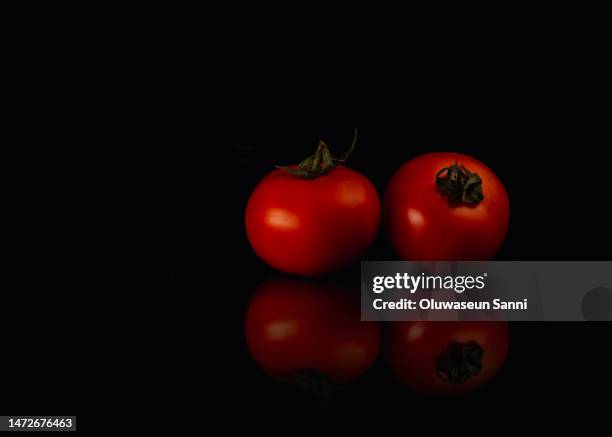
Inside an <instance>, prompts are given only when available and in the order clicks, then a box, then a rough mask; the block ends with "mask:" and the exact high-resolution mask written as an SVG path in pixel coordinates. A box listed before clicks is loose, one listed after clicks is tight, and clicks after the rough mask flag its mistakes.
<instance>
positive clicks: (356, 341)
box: [245, 276, 380, 383]
mask: <svg viewBox="0 0 612 437" xmlns="http://www.w3.org/2000/svg"><path fill="white" fill-rule="evenodd" d="M360 317H361V316H360V304H359V295H358V293H357V294H355V295H351V294H350V293H348V291H347V290H346V289H344V288H343V287H341V286H339V285H337V284H335V283H332V282H320V281H313V280H305V279H297V278H291V277H282V276H277V277H272V278H270V279H268V280H266V281H264V282H263V283H261V284H260V285H259V286H258V287H257V289H256V290H255V293H254V296H253V298H252V301H251V303H250V305H249V308H248V311H247V315H246V320H245V334H246V340H247V345H248V348H249V351H250V353H251V355H252V356H253V358H254V359H255V361H256V362H257V363H258V364H259V366H260V367H261V368H262V369H263V370H264V371H265V372H266V373H268V374H270V375H272V376H274V377H278V378H282V379H291V377H292V375H303V374H306V373H313V372H314V373H317V374H320V375H323V376H324V377H326V378H329V379H330V380H331V381H333V382H335V383H343V382H347V381H350V380H352V379H355V378H357V377H358V376H359V375H361V374H363V373H364V372H365V371H366V370H367V369H368V368H369V367H370V366H371V365H372V364H373V363H374V361H375V360H376V357H377V355H378V352H379V347H380V330H379V326H378V324H377V323H376V322H362V321H361V320H360Z"/></svg>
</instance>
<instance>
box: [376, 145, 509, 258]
mask: <svg viewBox="0 0 612 437" xmlns="http://www.w3.org/2000/svg"><path fill="white" fill-rule="evenodd" d="M455 162H456V163H457V164H458V166H457V167H453V165H454V164H455ZM462 166H463V167H462ZM449 167H451V168H449ZM445 168H446V170H444V171H442V172H441V170H443V169H445ZM439 172H441V173H439ZM474 174H475V175H474ZM457 181H459V182H457ZM482 197H484V198H482ZM481 198H482V199H481ZM509 214H510V207H509V203H508V195H507V194H506V190H505V189H504V187H503V185H502V184H501V182H500V181H499V179H498V178H497V176H495V174H494V173H493V172H492V171H491V170H490V169H489V168H488V167H486V166H485V165H484V164H483V163H481V162H479V161H477V160H476V159H474V158H471V157H469V156H466V155H461V154H458V153H428V154H426V155H422V156H419V157H417V158H415V159H413V160H411V161H409V162H407V163H406V164H404V165H403V166H402V167H401V168H400V169H399V170H398V171H397V173H395V175H394V176H393V178H392V179H391V182H390V183H389V185H388V187H387V189H386V191H385V196H384V216H385V225H386V228H387V233H388V235H389V239H390V241H391V245H392V246H393V249H394V250H395V252H396V253H397V254H398V255H399V257H400V258H402V259H405V260H415V261H430V260H431V261H436V260H488V259H491V258H493V257H494V256H495V254H496V252H497V250H498V249H499V247H500V246H501V244H502V242H503V240H504V237H505V235H506V231H507V229H508V220H509Z"/></svg>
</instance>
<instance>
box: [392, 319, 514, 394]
mask: <svg viewBox="0 0 612 437" xmlns="http://www.w3.org/2000/svg"><path fill="white" fill-rule="evenodd" d="M387 340H388V341H387V342H386V351H385V352H386V357H387V361H388V362H389V365H390V367H391V369H392V370H393V373H394V375H395V376H396V378H397V379H398V380H399V381H400V382H402V383H403V384H406V385H407V386H409V387H410V388H411V389H413V390H415V391H417V392H420V393H423V394H428V395H460V394H462V393H465V392H469V391H472V390H474V389H476V388H478V387H481V386H482V385H484V384H486V383H487V382H489V381H490V380H491V379H493V377H494V376H495V375H496V374H497V373H498V371H499V370H500V368H501V367H502V365H503V363H504V361H505V360H506V357H507V355H508V347H509V328H508V322H467V321H461V322H431V321H410V322H393V323H392V324H391V325H390V326H389V331H388V336H387ZM471 342H475V343H476V344H478V345H479V346H480V347H481V348H482V349H483V350H484V353H483V355H482V369H481V370H480V372H479V373H478V374H477V375H474V376H470V377H468V378H467V379H466V380H465V381H464V382H460V383H451V382H448V381H445V380H444V379H443V378H442V377H441V376H440V375H439V373H438V370H437V363H438V361H439V359H440V357H441V356H442V355H443V354H444V353H445V351H447V350H448V347H449V345H450V344H451V343H455V344H456V343H459V344H469V343H471Z"/></svg>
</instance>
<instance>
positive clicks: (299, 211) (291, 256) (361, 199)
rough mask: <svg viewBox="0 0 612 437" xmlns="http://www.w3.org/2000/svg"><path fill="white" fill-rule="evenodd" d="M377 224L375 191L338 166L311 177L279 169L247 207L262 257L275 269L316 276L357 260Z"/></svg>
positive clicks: (251, 233)
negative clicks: (301, 176) (318, 175)
mask: <svg viewBox="0 0 612 437" xmlns="http://www.w3.org/2000/svg"><path fill="white" fill-rule="evenodd" d="M379 221H380V202H379V199H378V194H377V193H376V189H375V188H374V186H373V185H372V184H371V183H370V181H369V180H368V179H366V178H365V177H364V176H362V175H361V174H359V173H357V172H355V171H353V170H350V169H348V168H346V167H342V166H338V167H335V168H333V169H331V170H330V171H329V172H328V173H327V174H325V175H322V176H320V177H316V178H314V179H303V178H300V177H298V176H295V175H292V174H289V173H287V172H286V171H283V170H281V169H277V170H275V171H273V172H271V173H270V174H269V175H268V176H266V177H265V178H264V179H263V180H262V181H261V182H260V183H259V185H257V187H256V188H255V190H254V191H253V194H252V195H251V198H250V199H249V202H248V205H247V209H246V217H245V224H246V231H247V236H248V238H249V242H250V243H251V246H252V247H253V249H254V250H255V252H256V253H257V255H259V257H260V258H261V259H263V260H264V261H265V262H267V263H268V264H269V265H271V266H272V267H274V268H275V269H277V270H280V271H283V272H286V273H295V274H301V275H317V274H322V273H328V272H331V271H334V270H337V269H339V268H341V267H344V266H345V265H348V264H350V263H351V262H353V261H355V260H357V259H359V257H360V256H361V255H362V254H363V253H364V252H365V251H366V249H367V248H368V246H369V245H370V244H371V243H372V241H373V240H374V237H375V236H376V232H377V230H378V225H379Z"/></svg>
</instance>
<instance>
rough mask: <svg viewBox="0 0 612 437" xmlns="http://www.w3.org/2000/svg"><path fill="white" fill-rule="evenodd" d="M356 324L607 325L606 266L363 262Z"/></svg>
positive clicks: (611, 275) (610, 268)
mask: <svg viewBox="0 0 612 437" xmlns="http://www.w3.org/2000/svg"><path fill="white" fill-rule="evenodd" d="M361 319H362V320H381V321H384V320H387V321H395V320H441V321H443V320H447V321H452V320H509V321H510V320H515V321H519V320H523V321H547V320H548V321H585V320H587V321H612V261H436V262H433V261H431V262H405V261H367V262H362V263H361Z"/></svg>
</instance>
